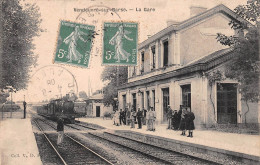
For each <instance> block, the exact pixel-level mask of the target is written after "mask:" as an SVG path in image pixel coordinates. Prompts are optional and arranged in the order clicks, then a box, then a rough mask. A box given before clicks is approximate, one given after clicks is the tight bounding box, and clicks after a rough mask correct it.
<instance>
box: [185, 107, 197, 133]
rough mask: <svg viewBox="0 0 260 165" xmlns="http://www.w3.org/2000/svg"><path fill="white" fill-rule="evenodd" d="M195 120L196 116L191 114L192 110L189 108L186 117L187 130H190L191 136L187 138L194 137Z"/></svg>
mask: <svg viewBox="0 0 260 165" xmlns="http://www.w3.org/2000/svg"><path fill="white" fill-rule="evenodd" d="M194 119H195V115H194V113H193V112H191V109H190V108H189V107H188V108H187V114H186V117H185V121H186V129H187V130H189V135H188V136H187V137H193V130H194V129H195V126H194V122H193V121H194Z"/></svg>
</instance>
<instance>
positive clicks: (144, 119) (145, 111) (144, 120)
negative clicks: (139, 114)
mask: <svg viewBox="0 0 260 165" xmlns="http://www.w3.org/2000/svg"><path fill="white" fill-rule="evenodd" d="M146 113H147V110H146V109H143V125H146Z"/></svg>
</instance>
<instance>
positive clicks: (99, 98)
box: [85, 92, 113, 117]
mask: <svg viewBox="0 0 260 165" xmlns="http://www.w3.org/2000/svg"><path fill="white" fill-rule="evenodd" d="M103 98H104V94H103V93H102V92H101V93H97V94H94V95H93V96H90V97H89V98H88V99H87V100H85V101H86V104H87V107H86V109H87V110H86V112H87V114H86V116H88V117H103V116H104V114H105V113H110V114H112V112H113V106H112V105H104V103H103Z"/></svg>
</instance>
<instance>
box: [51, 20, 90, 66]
mask: <svg viewBox="0 0 260 165" xmlns="http://www.w3.org/2000/svg"><path fill="white" fill-rule="evenodd" d="M94 30H95V26H91V25H85V24H79V23H73V22H69V21H61V22H60V31H59V35H58V41H57V48H56V53H55V58H54V61H55V63H65V64H72V65H77V66H80V67H88V66H89V59H90V52H91V47H92V40H93V36H94V33H95V31H94Z"/></svg>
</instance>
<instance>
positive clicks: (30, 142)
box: [0, 111, 42, 165]
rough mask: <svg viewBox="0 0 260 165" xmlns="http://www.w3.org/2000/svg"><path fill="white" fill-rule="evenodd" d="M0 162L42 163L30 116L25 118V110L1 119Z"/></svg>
mask: <svg viewBox="0 0 260 165" xmlns="http://www.w3.org/2000/svg"><path fill="white" fill-rule="evenodd" d="M0 164H3V165H24V164H26V165H42V162H41V158H40V155H39V150H38V147H37V144H36V140H35V137H34V134H33V131H32V125H31V121H30V116H27V118H26V119H23V111H19V112H14V113H13V114H12V118H11V117H10V113H6V114H4V116H3V117H1V119H0Z"/></svg>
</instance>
